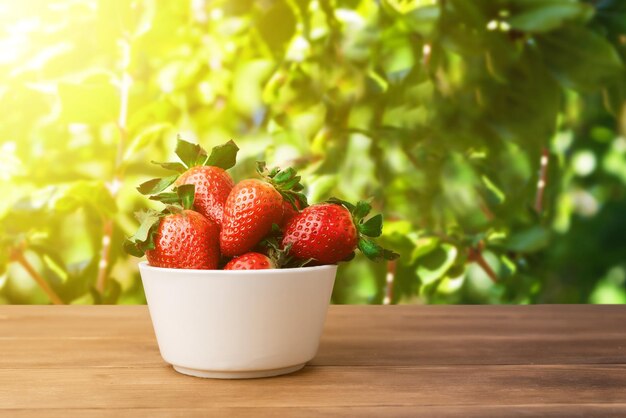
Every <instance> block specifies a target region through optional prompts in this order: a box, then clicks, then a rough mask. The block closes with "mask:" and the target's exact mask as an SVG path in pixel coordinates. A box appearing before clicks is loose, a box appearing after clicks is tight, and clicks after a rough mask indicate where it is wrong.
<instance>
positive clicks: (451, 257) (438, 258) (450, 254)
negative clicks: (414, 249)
mask: <svg viewBox="0 0 626 418" xmlns="http://www.w3.org/2000/svg"><path fill="white" fill-rule="evenodd" d="M457 255H458V250H457V248H456V247H455V246H453V245H450V244H441V245H440V246H438V247H437V248H436V249H435V250H434V251H431V252H430V253H429V254H428V255H427V256H425V257H422V258H421V259H420V262H419V264H418V266H417V274H418V276H419V277H420V280H421V281H422V284H423V285H428V284H430V283H433V282H435V281H436V280H438V279H440V278H442V277H443V276H444V275H445V274H446V272H447V271H448V269H449V268H450V267H452V265H453V264H454V261H455V260H456V257H457Z"/></svg>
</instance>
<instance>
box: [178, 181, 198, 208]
mask: <svg viewBox="0 0 626 418" xmlns="http://www.w3.org/2000/svg"><path fill="white" fill-rule="evenodd" d="M195 193H196V186H195V185H193V184H183V185H181V186H178V187H177V188H176V194H177V195H178V198H179V199H180V202H181V203H182V206H183V208H185V209H190V210H191V209H193V201H194V198H195Z"/></svg>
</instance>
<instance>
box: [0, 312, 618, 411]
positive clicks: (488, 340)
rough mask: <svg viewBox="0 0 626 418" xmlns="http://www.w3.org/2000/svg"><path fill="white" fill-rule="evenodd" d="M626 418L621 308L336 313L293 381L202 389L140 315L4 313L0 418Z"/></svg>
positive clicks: (208, 384)
mask: <svg viewBox="0 0 626 418" xmlns="http://www.w3.org/2000/svg"><path fill="white" fill-rule="evenodd" d="M321 414H331V415H339V416H375V417H378V416H415V415H420V414H421V415H423V416H428V417H433V416H459V417H489V416H544V417H545V416H563V417H577V416H598V417H610V416H616V417H617V416H620V417H624V416H626V306H331V308H330V311H329V315H328V319H327V321H326V328H325V332H324V336H323V338H322V343H321V346H320V349H319V353H318V355H317V357H316V358H315V359H314V360H313V361H312V363H311V364H310V365H309V366H307V367H305V368H304V369H303V370H302V371H300V372H297V373H295V374H292V375H287V376H282V377H276V378H270V379H258V380H240V381H224V380H221V381H220V380H205V379H199V378H193V377H188V376H183V375H180V374H178V373H176V372H174V371H173V370H172V368H170V367H168V366H167V365H166V364H165V363H164V362H163V361H162V360H161V357H160V355H159V351H158V348H157V344H156V340H155V338H154V334H153V331H152V326H151V324H150V319H149V316H148V311H147V309H146V307H145V306H65V307H52V306H0V415H2V416H10V417H24V416H35V415H36V416H39V417H67V416H80V417H89V416H98V417H100V416H101V417H110V416H112V417H116V418H118V417H124V416H150V417H170V416H207V415H215V416H227V415H237V416H267V415H271V416H277V417H283V416H312V417H315V416H319V415H321Z"/></svg>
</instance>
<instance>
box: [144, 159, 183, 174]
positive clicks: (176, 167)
mask: <svg viewBox="0 0 626 418" xmlns="http://www.w3.org/2000/svg"><path fill="white" fill-rule="evenodd" d="M151 162H152V164H156V165H160V166H161V167H163V168H164V169H166V170H170V171H176V172H177V173H181V174H182V173H184V172H185V171H187V167H185V166H184V165H182V164H181V163H159V162H157V161H151Z"/></svg>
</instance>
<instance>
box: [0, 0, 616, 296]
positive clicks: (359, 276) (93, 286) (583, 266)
mask: <svg viewBox="0 0 626 418" xmlns="http://www.w3.org/2000/svg"><path fill="white" fill-rule="evenodd" d="M0 28H1V32H0V52H1V53H0V114H1V115H2V123H1V124H0V193H1V196H2V199H0V217H1V220H0V234H1V235H0V237H1V242H2V244H1V250H0V302H1V303H48V302H49V299H48V297H47V296H46V294H45V293H43V291H42V290H41V289H40V288H39V287H38V286H37V284H36V283H35V281H34V280H33V276H34V275H35V276H40V278H41V279H43V280H45V281H47V282H48V283H50V284H51V286H52V288H53V289H54V290H55V292H56V293H58V294H59V295H60V296H61V298H62V299H63V300H64V301H65V302H68V303H69V302H72V303H101V302H106V303H141V302H144V301H145V299H144V296H143V291H142V289H141V283H140V280H139V277H138V273H137V270H136V263H137V260H136V259H133V258H129V257H127V256H125V255H124V254H123V253H122V251H121V242H122V239H123V237H124V236H127V235H129V234H131V233H132V232H133V230H134V229H135V228H136V226H137V224H136V221H135V220H134V218H133V212H134V211H136V210H138V209H140V208H143V207H146V206H147V205H148V204H149V203H148V202H147V201H146V200H145V198H143V197H141V196H140V195H139V194H138V193H137V192H136V191H135V189H134V187H135V186H136V185H137V184H138V183H139V182H141V181H143V180H145V179H147V178H150V177H154V176H158V175H161V174H163V172H162V170H161V169H160V168H158V167H157V166H155V165H151V164H150V163H149V162H150V160H159V161H164V160H168V159H171V158H172V157H173V148H174V145H175V137H176V134H177V133H181V135H182V136H183V137H184V138H187V139H189V140H193V141H198V142H200V143H201V144H202V145H204V146H205V147H207V148H210V147H211V146H214V145H217V144H220V143H223V142H225V141H226V140H228V139H231V138H233V139H235V140H236V141H237V143H238V144H239V146H240V148H241V152H240V160H239V161H240V162H239V164H238V166H237V167H236V168H235V169H234V170H232V174H233V176H234V177H235V179H242V178H244V177H245V176H248V175H251V174H252V170H253V167H254V161H256V160H258V159H266V160H267V161H268V163H269V164H271V165H280V166H287V165H293V166H295V167H297V168H298V169H299V170H300V172H301V173H302V175H303V176H304V178H305V182H306V183H307V184H308V195H309V198H310V200H312V201H319V200H322V199H326V198H328V197H329V196H331V195H335V196H338V197H340V198H344V199H347V200H357V199H363V198H372V199H373V200H372V204H373V206H374V208H375V210H377V211H379V212H382V213H383V214H384V216H385V232H384V237H383V243H384V244H385V245H387V246H389V247H391V248H393V249H395V250H396V251H398V252H400V253H401V254H402V257H401V259H400V261H398V263H397V264H396V265H391V264H390V265H385V264H381V265H374V264H371V263H369V262H367V261H366V260H363V259H361V258H357V259H356V260H355V261H353V262H351V263H349V264H346V265H343V266H342V267H341V269H340V274H339V277H338V280H337V284H336V286H335V292H334V295H333V301H335V302H338V303H381V302H383V300H384V298H385V296H387V297H388V298H389V299H390V301H391V302H392V303H537V302H566V303H570V302H576V303H586V302H592V303H596V302H602V303H605V302H611V303H614V302H618V303H623V302H625V301H626V291H625V285H624V283H625V281H626V239H625V235H626V105H625V97H626V73H625V71H624V61H625V60H626V2H624V1H620V0H602V1H589V2H580V1H568V0H553V1H547V0H508V1H505V0H446V1H443V0H441V1H401V0H385V1H380V2H375V1H369V0H362V1H357V0H345V1H340V0H336V1H330V0H311V1H308V0H290V1H284V2H283V1H276V0H261V1H254V2H253V1H239V0H227V1H203V0H193V1H178V0H177V1H167V2H166V1H156V0H152V1H150V0H146V1H125V0H116V1H113V0H102V1H100V2H96V1H82V0H81V1H70V0H59V1H47V0H46V1H43V0H26V1H14V2H2V3H0ZM542 153H545V155H547V156H549V158H548V162H549V163H548V165H547V170H546V172H545V174H546V175H545V178H544V179H543V180H542V181H545V183H546V189H545V194H544V195H543V196H542V197H541V196H539V197H538V192H537V191H538V187H537V185H538V182H539V181H540V178H539V177H540V175H539V173H540V161H541V155H542ZM109 230H110V231H112V233H111V234H109ZM109 238H110V239H109ZM109 242H110V251H107V250H106V244H108V243H109ZM103 243H104V244H105V248H104V251H103ZM103 254H104V255H105V256H104V257H103ZM22 255H23V256H24V257H25V261H24V260H22V263H18V262H16V261H15V260H20V257H22ZM11 260H13V261H11ZM481 262H482V267H481ZM25 264H26V265H30V266H31V267H32V269H33V270H34V272H31V273H30V274H29V272H28V271H26V270H25V269H24V267H23V266H24V265H25ZM489 270H493V272H492V276H494V277H493V278H494V279H495V280H496V281H497V283H493V282H492V281H491V280H490V278H489V276H488V274H487V272H488V271H489ZM98 277H100V283H101V284H102V283H106V289H105V291H104V292H100V291H98V289H97V284H98ZM386 277H388V278H390V279H392V280H393V283H392V284H391V285H390V286H387V285H386Z"/></svg>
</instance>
